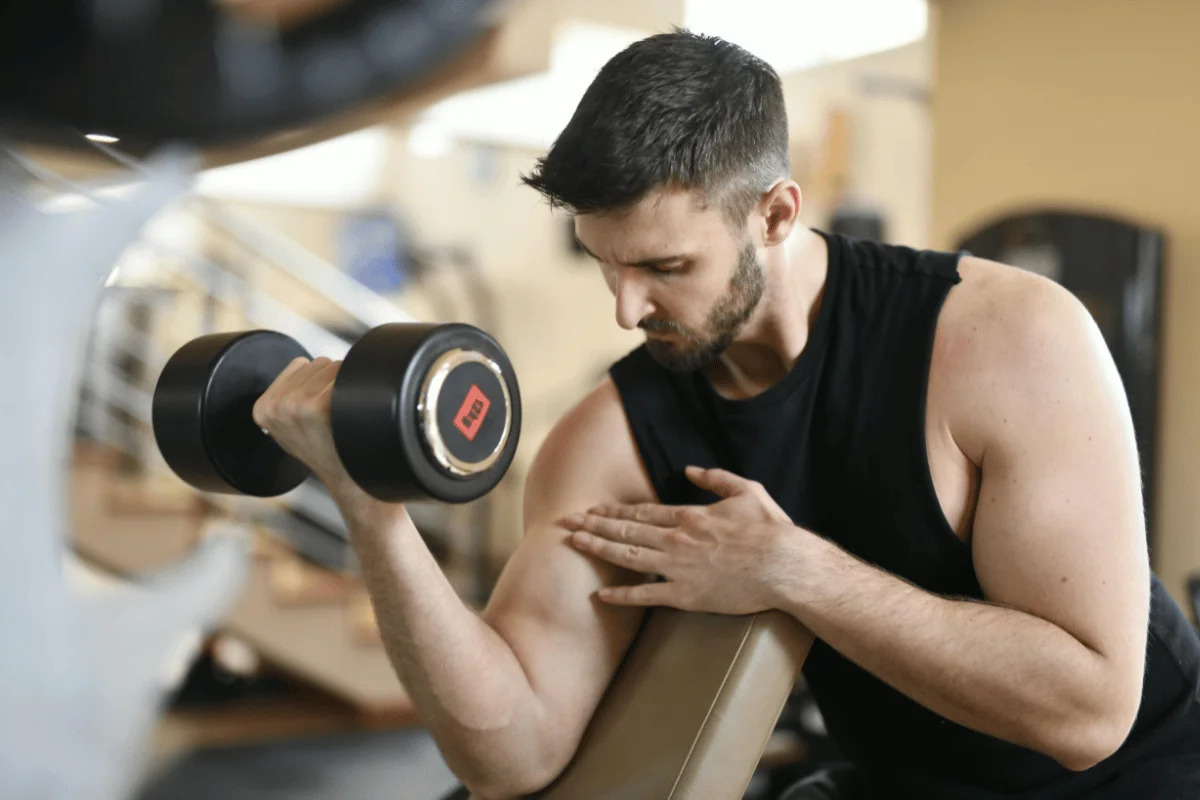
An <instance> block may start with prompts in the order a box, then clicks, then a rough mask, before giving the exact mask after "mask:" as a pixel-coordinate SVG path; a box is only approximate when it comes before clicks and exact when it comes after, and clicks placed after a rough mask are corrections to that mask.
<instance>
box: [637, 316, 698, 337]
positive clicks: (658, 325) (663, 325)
mask: <svg viewBox="0 0 1200 800" xmlns="http://www.w3.org/2000/svg"><path fill="white" fill-rule="evenodd" d="M638 327H639V328H641V329H642V330H644V331H650V332H651V333H678V334H680V335H682V336H687V335H688V331H687V329H686V328H684V327H683V326H682V325H680V324H679V323H678V322H675V321H674V320H669V319H644V320H642V321H641V322H639V323H638Z"/></svg>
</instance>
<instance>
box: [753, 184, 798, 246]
mask: <svg viewBox="0 0 1200 800" xmlns="http://www.w3.org/2000/svg"><path fill="white" fill-rule="evenodd" d="M802 205H803V202H802V196H801V194H800V186H799V184H797V183H796V182H795V181H793V180H786V179H780V180H779V181H777V182H776V183H775V185H774V186H772V187H771V188H770V189H769V190H768V191H767V193H766V194H764V195H763V198H762V200H761V201H760V205H759V208H760V210H761V211H762V215H763V220H764V221H765V222H766V231H765V233H764V236H763V245H764V246H765V247H771V246H773V245H777V244H782V243H783V242H784V241H785V240H786V239H787V238H788V236H790V235H791V233H792V230H794V229H795V227H796V226H797V225H798V224H799V222H800V208H801V207H802Z"/></svg>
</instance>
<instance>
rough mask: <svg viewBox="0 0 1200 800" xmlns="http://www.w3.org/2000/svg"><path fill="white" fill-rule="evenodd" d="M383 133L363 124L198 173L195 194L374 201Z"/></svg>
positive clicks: (328, 202)
mask: <svg viewBox="0 0 1200 800" xmlns="http://www.w3.org/2000/svg"><path fill="white" fill-rule="evenodd" d="M387 155H388V133H387V130H386V129H385V128H384V127H383V126H375V127H371V128H364V129H363V130H360V131H356V132H354V133H350V134H346V135H345V136H338V137H336V138H333V139H329V140H327V141H324V142H319V143H317V144H312V145H308V146H307V147H299V148H296V149H295V150H289V151H287V152H285V153H279V154H277V155H273V156H266V157H265V158H256V159H254V160H252V161H243V162H242V163H240V164H231V165H229V166H227V167H217V168H216V169H210V170H207V171H205V172H203V173H201V175H200V177H199V178H198V180H197V181H196V192H197V193H198V194H201V195H204V196H208V197H214V198H223V199H228V200H248V201H252V202H261V203H280V204H283V205H301V206H322V207H333V208H344V207H356V206H361V205H365V204H369V203H372V202H375V201H377V200H378V199H379V198H380V197H381V196H382V194H383V182H382V181H383V179H384V178H386V177H387V170H386V166H387Z"/></svg>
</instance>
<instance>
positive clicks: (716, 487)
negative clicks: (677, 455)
mask: <svg viewBox="0 0 1200 800" xmlns="http://www.w3.org/2000/svg"><path fill="white" fill-rule="evenodd" d="M686 473H687V477H688V480H690V481H691V482H692V483H694V484H696V485H697V486H699V487H700V488H701V489H708V490H709V491H710V492H712V493H713V494H715V495H717V496H719V497H733V496H734V495H739V494H742V493H743V492H745V491H746V490H747V489H748V488H749V486H750V481H748V480H746V479H745V478H743V477H741V476H740V475H734V474H733V473H732V472H727V471H726V470H723V469H702V468H700V467H688V468H687V470H686Z"/></svg>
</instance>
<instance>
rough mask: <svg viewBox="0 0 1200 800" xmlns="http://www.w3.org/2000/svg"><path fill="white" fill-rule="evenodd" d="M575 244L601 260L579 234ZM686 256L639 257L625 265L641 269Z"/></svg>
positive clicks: (678, 259)
mask: <svg viewBox="0 0 1200 800" xmlns="http://www.w3.org/2000/svg"><path fill="white" fill-rule="evenodd" d="M575 244H577V245H579V247H580V248H581V249H582V250H583V252H585V253H587V254H588V255H589V256H591V257H592V258H594V259H596V260H597V261H600V257H599V256H598V255H596V254H595V253H593V252H592V251H591V249H590V248H589V247H588V246H587V245H586V244H584V243H583V240H581V239H580V238H579V237H578V236H576V237H575ZM686 258H687V256H685V255H670V256H659V257H657V258H643V259H639V260H638V261H632V262H630V263H628V264H626V265H625V266H627V267H640V268H641V269H650V268H651V267H657V266H659V265H660V264H669V263H671V262H673V261H683V260H684V259H686Z"/></svg>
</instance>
